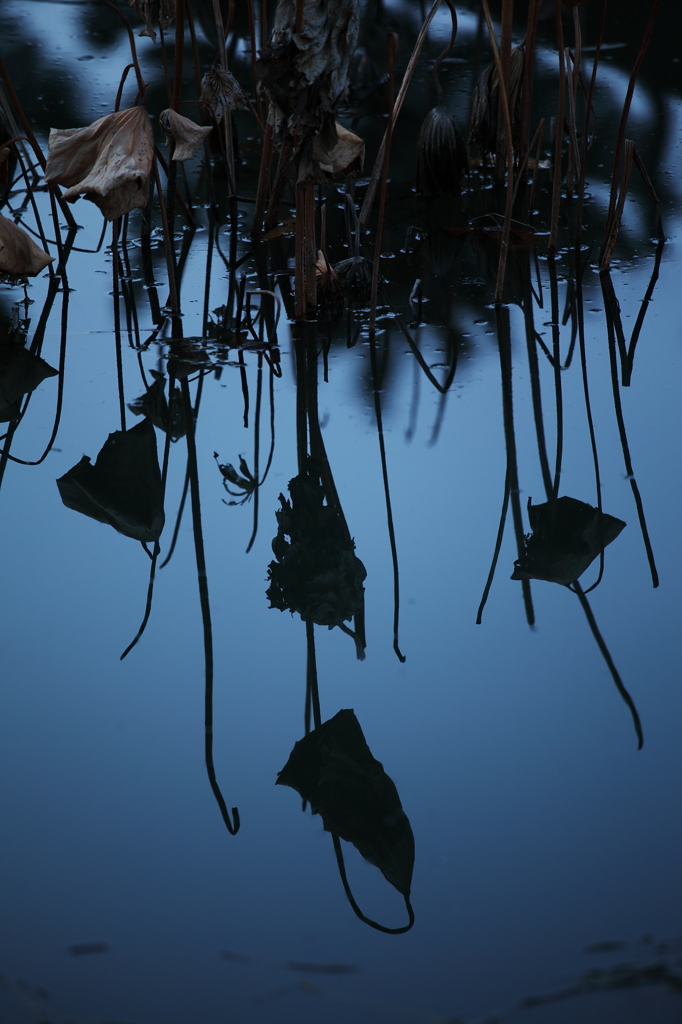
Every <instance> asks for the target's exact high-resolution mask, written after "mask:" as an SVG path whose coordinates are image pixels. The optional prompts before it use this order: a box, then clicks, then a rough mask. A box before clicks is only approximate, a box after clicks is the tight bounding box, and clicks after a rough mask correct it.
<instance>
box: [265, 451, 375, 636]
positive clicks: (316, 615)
mask: <svg viewBox="0 0 682 1024" xmlns="http://www.w3.org/2000/svg"><path fill="white" fill-rule="evenodd" d="M289 493H290V494H291V501H290V502H289V501H287V499H286V498H285V497H284V495H283V494H280V496H279V500H280V501H281V503H282V507H281V509H280V510H279V511H278V512H277V522H278V525H279V528H278V531H277V536H276V537H275V539H274V540H273V542H272V550H273V551H274V553H275V555H276V557H277V561H276V562H271V563H270V565H269V567H268V579H269V580H270V586H269V587H268V590H267V596H268V598H269V600H270V607H271V608H279V609H280V611H284V610H285V609H288V610H289V611H292V612H298V613H299V614H300V616H301V618H302V619H303V620H304V621H306V622H316V623H317V624H318V625H320V626H329V628H330V629H331V628H332V626H340V625H341V624H342V623H343V622H346V621H348V620H350V619H352V618H353V616H354V615H355V614H356V612H359V611H360V610H361V609H362V603H363V594H364V588H363V586H362V583H363V580H364V579H365V576H366V575H367V573H366V571H365V567H364V565H363V564H362V562H361V561H360V559H359V558H358V557H357V556H356V555H355V545H354V544H353V541H352V540H349V539H348V537H347V536H346V533H345V532H344V529H343V523H342V520H341V517H340V515H339V513H338V512H337V511H336V509H334V508H332V507H331V506H330V505H326V504H324V501H325V492H324V487H323V485H322V483H321V480H320V477H319V475H318V474H316V473H315V472H313V471H312V470H309V472H308V473H306V474H305V475H304V476H295V477H294V478H293V480H292V481H291V483H290V484H289ZM287 537H288V538H289V539H288V540H287Z"/></svg>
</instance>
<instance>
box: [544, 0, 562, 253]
mask: <svg viewBox="0 0 682 1024" xmlns="http://www.w3.org/2000/svg"><path fill="white" fill-rule="evenodd" d="M555 13H556V34H557V48H558V51H559V100H558V109H557V118H556V134H555V139H554V176H553V181H552V216H551V222H550V229H549V245H548V246H547V252H548V254H549V255H550V256H553V255H554V253H555V252H556V240H557V235H558V233H559V200H560V198H561V151H562V149H563V144H564V105H565V102H566V97H565V95H564V93H565V90H566V85H565V72H564V26H563V23H562V21H561V0H555Z"/></svg>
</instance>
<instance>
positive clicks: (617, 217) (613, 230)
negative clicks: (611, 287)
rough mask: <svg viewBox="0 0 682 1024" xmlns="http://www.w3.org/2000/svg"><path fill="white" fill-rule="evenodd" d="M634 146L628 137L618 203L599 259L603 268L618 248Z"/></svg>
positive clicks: (606, 268)
mask: <svg viewBox="0 0 682 1024" xmlns="http://www.w3.org/2000/svg"><path fill="white" fill-rule="evenodd" d="M634 148H635V144H634V142H632V141H631V140H630V139H626V140H625V152H624V154H623V179H622V181H621V186H620V192H619V194H618V202H617V203H616V206H615V210H614V211H613V215H612V216H609V220H608V222H607V228H608V230H607V232H605V234H604V242H603V244H602V251H601V258H600V260H599V267H600V269H601V270H608V269H609V267H610V266H611V260H612V259H613V250H614V249H615V248H616V242H617V241H618V235H619V233H620V224H621V220H622V219H623V209H624V208H625V200H626V198H627V194H628V185H629V184H630V171H631V170H632V160H633V151H634Z"/></svg>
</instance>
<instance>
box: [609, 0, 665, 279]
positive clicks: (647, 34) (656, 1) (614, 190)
mask: <svg viewBox="0 0 682 1024" xmlns="http://www.w3.org/2000/svg"><path fill="white" fill-rule="evenodd" d="M660 6H661V0H653V2H652V5H651V11H650V13H649V20H648V21H647V24H646V28H645V29H644V35H643V37H642V42H641V44H640V47H639V53H638V54H637V58H636V60H635V63H634V65H633V68H632V73H631V74H630V81H629V82H628V91H627V93H626V94H625V102H624V104H623V110H622V113H621V116H620V125H619V127H618V137H617V139H616V151H615V155H614V158H613V176H612V178H611V195H610V197H609V212H608V216H607V220H606V228H605V229H604V242H603V243H602V251H601V253H600V254H599V266H600V267H601V268H602V269H606V268H608V265H609V264H608V263H605V262H604V257H605V253H606V243H607V240H608V239H609V238H610V237H611V234H612V221H613V219H614V217H615V216H616V198H617V196H618V181H619V178H620V161H621V154H622V151H623V144H624V141H625V129H626V126H627V120H628V116H629V114H630V106H631V104H632V97H633V94H634V91H635V84H636V82H637V75H638V74H639V70H640V68H641V66H642V61H643V60H644V55H645V53H646V51H647V49H648V46H649V41H650V39H651V33H652V31H653V27H654V22H655V21H656V15H657V14H658V8H659V7H660ZM609 259H610V257H609Z"/></svg>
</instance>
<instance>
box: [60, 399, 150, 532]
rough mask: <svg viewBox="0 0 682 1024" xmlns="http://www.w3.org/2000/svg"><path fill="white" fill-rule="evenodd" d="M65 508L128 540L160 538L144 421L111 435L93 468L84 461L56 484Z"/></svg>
mask: <svg viewBox="0 0 682 1024" xmlns="http://www.w3.org/2000/svg"><path fill="white" fill-rule="evenodd" d="M57 486H58V487H59V493H60V495H61V498H62V501H63V502H64V504H65V505H66V506H67V508H72V509H74V511H76V512H82V513H83V515H86V516H90V518H91V519H97V520H98V521H99V522H100V523H108V524H109V525H110V526H113V527H114V529H115V530H118V532H119V533H123V534H125V536H126V537H132V538H133V540H139V541H142V543H145V542H152V541H157V540H158V539H159V537H160V536H161V531H162V530H163V524H164V522H165V516H164V512H163V483H162V480H161V471H160V469H159V460H158V456H157V452H156V433H155V432H154V427H153V426H152V421H151V420H150V419H146V418H145V419H144V420H142V422H141V423H138V425H137V426H135V427H131V429H130V430H126V431H122V430H116V431H114V433H113V434H109V437H108V438H107V440H106V441H105V443H104V447H103V448H102V450H101V451H100V453H99V455H98V456H97V461H96V462H95V464H94V465H93V464H92V463H91V462H90V459H89V458H88V456H87V455H84V456H83V458H82V459H81V461H80V462H79V463H78V464H77V465H76V466H74V467H73V469H70V470H69V472H68V473H65V475H64V476H62V477H60V478H59V480H58V481H57Z"/></svg>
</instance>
